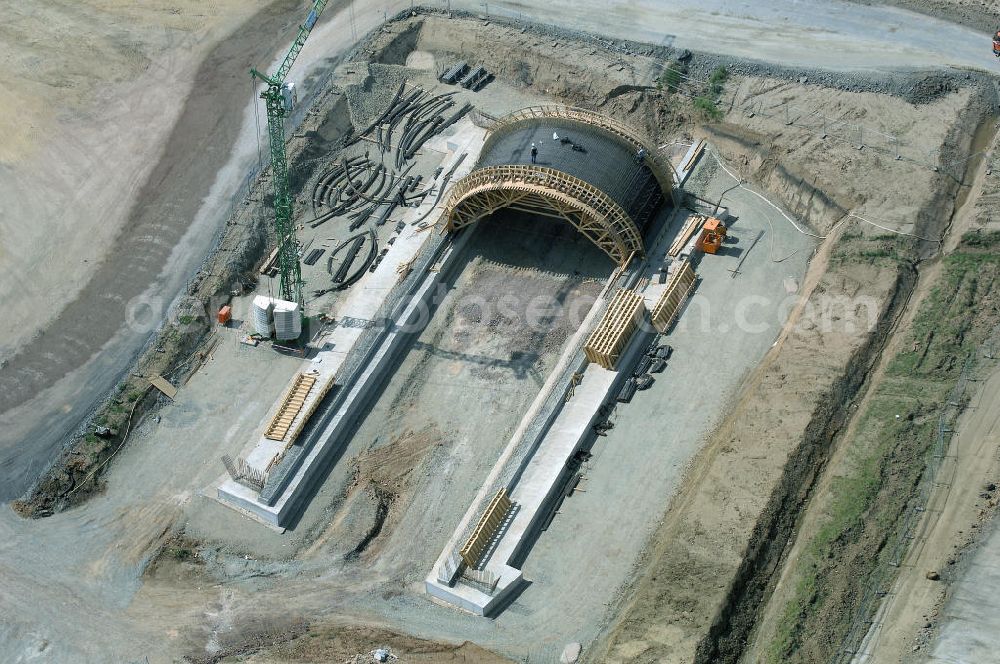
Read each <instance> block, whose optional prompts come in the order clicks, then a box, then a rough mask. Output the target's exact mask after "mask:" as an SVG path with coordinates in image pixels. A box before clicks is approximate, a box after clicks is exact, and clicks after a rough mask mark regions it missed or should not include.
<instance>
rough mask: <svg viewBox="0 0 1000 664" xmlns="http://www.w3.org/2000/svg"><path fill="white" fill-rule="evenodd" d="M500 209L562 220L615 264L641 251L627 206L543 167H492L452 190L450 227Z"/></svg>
mask: <svg viewBox="0 0 1000 664" xmlns="http://www.w3.org/2000/svg"><path fill="white" fill-rule="evenodd" d="M502 208H511V209H514V210H522V211H525V212H530V213H533V214H541V215H544V216H548V217H555V218H557V219H564V220H566V221H568V222H569V223H571V224H573V226H574V227H576V229H577V230H578V231H580V232H581V233H583V234H584V235H585V236H587V238H588V239H589V240H590V241H591V242H593V243H594V244H596V245H597V246H598V247H600V248H601V250H602V251H604V253H606V254H607V255H608V256H610V257H611V259H612V260H614V261H615V262H616V263H618V264H619V265H621V264H622V263H625V262H626V261H627V260H628V259H629V257H630V256H631V255H632V254H633V253H636V254H642V253H643V245H642V237H640V235H639V230H638V229H637V228H636V227H635V224H634V223H632V220H631V219H629V216H628V215H627V214H626V213H625V210H623V209H622V208H621V206H620V205H618V204H617V203H615V202H614V201H613V200H611V198H610V197H608V195H607V194H605V193H603V192H602V191H600V190H599V189H597V188H596V187H594V186H592V185H590V184H587V183H586V182H584V181H583V180H580V179H578V178H575V177H573V176H571V175H567V174H566V173H561V172H559V171H557V170H555V169H552V168H545V167H542V166H524V165H510V166H490V167H487V168H482V169H479V170H475V171H473V172H472V173H470V174H469V175H468V176H467V177H466V178H465V179H463V180H462V181H461V182H459V183H458V184H456V185H455V187H454V188H453V189H452V193H451V197H450V199H449V202H448V212H447V215H448V216H447V218H448V230H451V231H456V230H459V229H460V228H464V227H466V226H468V225H470V224H473V223H475V222H477V221H479V220H480V219H483V218H484V217H488V216H489V215H491V214H493V213H494V212H496V211H497V210H500V209H502Z"/></svg>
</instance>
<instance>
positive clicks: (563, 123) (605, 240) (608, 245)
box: [445, 106, 672, 265]
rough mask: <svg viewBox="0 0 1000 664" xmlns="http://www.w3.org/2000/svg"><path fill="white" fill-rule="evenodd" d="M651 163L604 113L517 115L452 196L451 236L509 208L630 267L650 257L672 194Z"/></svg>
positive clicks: (448, 212)
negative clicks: (650, 240) (534, 150)
mask: <svg viewBox="0 0 1000 664" xmlns="http://www.w3.org/2000/svg"><path fill="white" fill-rule="evenodd" d="M536 144H537V145H538V146H539V153H538V163H532V162H531V156H530V149H531V146H534V145H536ZM640 149H642V150H644V151H645V153H646V155H645V158H639V157H638V155H637V153H638V152H639V150H640ZM651 155H652V151H651V150H650V149H649V148H648V147H647V146H646V145H645V143H644V142H643V141H642V140H640V139H639V138H638V137H637V136H636V135H635V134H634V133H632V132H631V130H629V129H628V128H627V127H625V126H624V125H621V124H620V123H617V122H615V121H613V120H611V119H610V118H605V117H603V116H601V115H599V114H597V113H593V112H590V111H584V110H581V109H574V108H567V107H562V106H539V107H530V108H526V109H522V110H520V111H515V112H514V113H511V114H510V115H508V116H505V117H503V118H501V119H499V120H497V121H496V122H495V124H494V125H493V127H492V128H491V130H490V133H489V135H488V136H487V138H486V141H485V143H484V146H483V150H482V153H481V157H480V161H479V164H478V165H477V166H476V168H475V169H474V170H473V171H472V172H471V173H470V174H469V175H468V176H466V177H465V178H464V179H462V180H461V181H460V182H458V183H456V184H455V186H454V187H453V188H452V190H451V193H450V194H449V196H448V199H447V202H446V205H445V220H446V224H447V228H448V230H451V231H457V230H459V229H462V228H464V227H466V226H469V225H471V224H474V223H475V222H477V221H479V220H480V219H483V218H485V217H488V216H489V215H491V214H493V213H495V212H497V211H498V210H501V209H504V208H510V209H513V210H520V211H524V212H528V213H531V214H537V215H542V216H547V217H554V218H557V219H562V220H565V221H567V222H569V223H570V224H572V225H573V226H574V227H575V228H576V229H577V230H578V231H580V232H581V233H582V234H583V235H584V236H586V237H587V238H588V239H589V240H590V241H591V242H593V243H594V244H595V245H597V246H598V247H599V248H600V249H601V250H602V251H604V252H605V253H606V254H607V255H608V256H609V257H611V259H612V260H613V261H615V263H617V264H619V265H622V264H624V263H626V262H628V260H629V259H630V257H631V256H633V255H642V254H643V253H644V247H643V240H642V233H643V230H644V228H645V227H646V225H647V224H648V223H649V222H650V220H651V219H652V217H653V215H654V214H655V213H656V211H657V209H658V208H659V207H660V205H661V204H662V203H663V201H664V199H665V197H666V196H667V195H669V194H670V186H671V184H672V178H670V177H669V174H667V173H664V172H663V169H662V165H661V164H659V163H658V161H657V160H656V158H655V157H653V156H651Z"/></svg>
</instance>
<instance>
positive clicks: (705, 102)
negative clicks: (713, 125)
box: [693, 97, 722, 122]
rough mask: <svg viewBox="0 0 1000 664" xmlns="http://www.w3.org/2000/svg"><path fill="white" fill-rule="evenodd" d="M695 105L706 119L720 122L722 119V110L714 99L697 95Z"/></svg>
mask: <svg viewBox="0 0 1000 664" xmlns="http://www.w3.org/2000/svg"><path fill="white" fill-rule="evenodd" d="M693 106H694V108H695V110H696V111H698V113H700V114H701V117H702V118H703V119H705V120H711V121H712V122H718V121H719V120H721V119H722V110H721V109H719V106H718V105H717V104H716V103H715V100H714V99H711V98H709V97H696V98H695V100H694V102H693Z"/></svg>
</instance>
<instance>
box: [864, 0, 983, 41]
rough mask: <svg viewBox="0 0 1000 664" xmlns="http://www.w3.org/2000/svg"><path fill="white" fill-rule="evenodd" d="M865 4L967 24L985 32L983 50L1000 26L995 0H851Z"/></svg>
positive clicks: (977, 30)
mask: <svg viewBox="0 0 1000 664" xmlns="http://www.w3.org/2000/svg"><path fill="white" fill-rule="evenodd" d="M851 1H852V2H857V3H858V4H865V5H874V4H881V5H890V6H894V7H899V8H901V9H908V10H910V11H914V12H920V13H922V14H928V15H929V16H934V17H937V18H941V19H944V20H946V21H952V22H954V23H960V24H962V25H966V26H968V27H970V28H972V29H973V30H975V31H976V32H980V33H983V38H982V40H981V42H980V44H981V45H982V48H983V52H984V53H986V52H987V51H988V50H990V49H991V48H992V47H991V45H990V35H991V34H993V32H994V31H996V30H997V28H998V27H1000V8H998V7H997V3H996V2H993V0H851Z"/></svg>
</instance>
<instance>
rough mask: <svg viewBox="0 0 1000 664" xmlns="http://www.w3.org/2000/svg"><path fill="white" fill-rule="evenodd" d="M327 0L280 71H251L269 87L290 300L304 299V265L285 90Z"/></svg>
mask: <svg viewBox="0 0 1000 664" xmlns="http://www.w3.org/2000/svg"><path fill="white" fill-rule="evenodd" d="M326 4H327V0H315V1H314V2H313V5H312V10H311V11H310V12H309V15H308V16H307V17H306V20H305V22H304V23H302V25H300V26H299V32H298V34H297V35H296V37H295V41H294V42H293V43H292V47H291V49H289V51H288V55H286V56H285V59H284V60H283V61H282V63H281V66H280V67H279V68H278V71H277V72H276V73H275V74H273V75H271V76H268V75H267V74H262V73H261V72H259V71H257V70H256V69H251V70H250V74H251V75H252V76H254V77H255V78H259V79H260V80H262V81H264V83H265V84H266V86H267V87H266V88H265V89H264V91H263V92H262V93H261V95H260V97H261V99H263V100H264V103H265V105H266V106H267V135H268V140H269V143H270V148H271V175H272V179H273V180H274V226H275V230H276V233H277V236H278V256H277V258H278V271H279V273H280V290H281V299H283V300H288V301H290V302H297V303H299V305H302V304H303V301H302V268H301V266H300V265H299V253H298V251H299V249H298V244H297V243H296V241H295V226H294V224H293V221H292V219H293V217H292V195H291V191H290V187H289V183H288V158H287V156H286V154H285V116H286V115H287V114H288V112H289V111H290V110H291V99H290V95H289V94H288V93H287V92H286V91H285V90H286V88H285V78H286V77H287V76H288V72H289V71H291V69H292V65H293V64H295V59H296V58H297V57H298V56H299V53H300V52H301V51H302V47H303V46H305V43H306V39H308V38H309V33H311V32H312V29H313V27H314V26H315V25H316V21H318V20H319V16H320V14H322V13H323V10H324V9H325V8H326Z"/></svg>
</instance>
